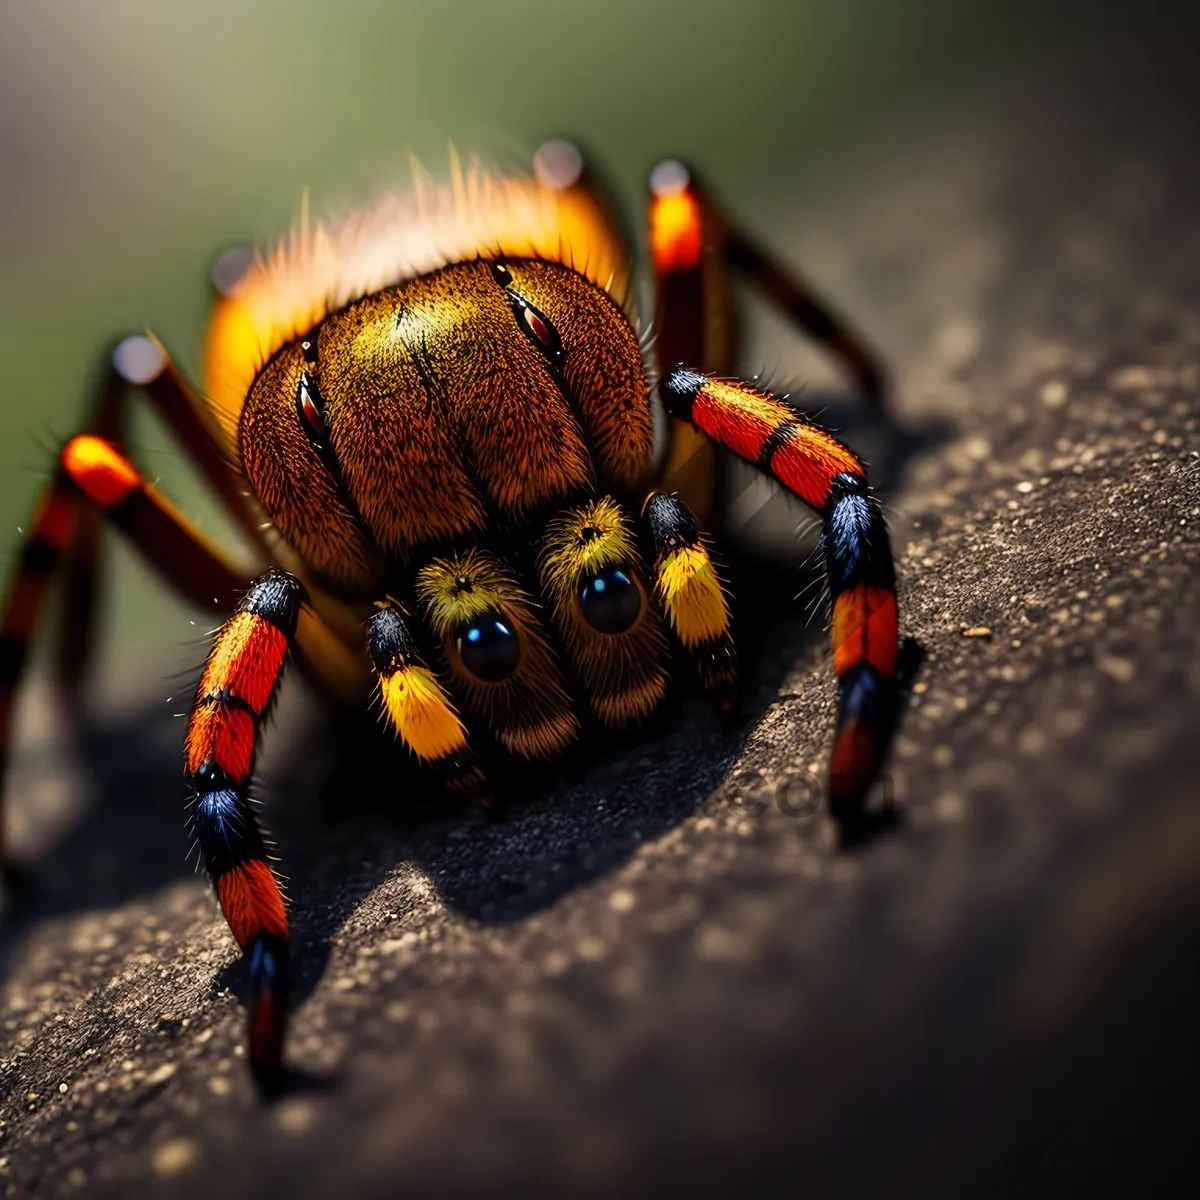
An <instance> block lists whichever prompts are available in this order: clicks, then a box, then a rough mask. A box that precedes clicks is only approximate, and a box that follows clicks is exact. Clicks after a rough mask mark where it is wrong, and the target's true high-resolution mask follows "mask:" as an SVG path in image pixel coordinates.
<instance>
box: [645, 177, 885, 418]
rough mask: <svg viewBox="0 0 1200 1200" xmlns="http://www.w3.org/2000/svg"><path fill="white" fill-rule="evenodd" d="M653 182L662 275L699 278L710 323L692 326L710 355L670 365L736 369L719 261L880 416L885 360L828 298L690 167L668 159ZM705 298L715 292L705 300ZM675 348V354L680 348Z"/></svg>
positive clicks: (682, 357) (671, 357)
mask: <svg viewBox="0 0 1200 1200" xmlns="http://www.w3.org/2000/svg"><path fill="white" fill-rule="evenodd" d="M650 180H651V192H652V195H653V199H652V202H651V204H652V206H651V230H652V246H653V249H654V258H655V268H656V271H657V272H658V273H659V274H660V275H661V276H663V277H666V278H670V277H671V276H683V277H686V275H687V273H688V271H689V270H691V271H693V272H695V276H694V277H695V279H696V281H697V284H698V286H696V285H694V290H695V291H696V292H697V293H698V298H697V299H695V300H693V304H695V305H696V306H698V307H699V309H700V310H701V311H702V312H703V313H704V314H705V319H706V322H707V323H706V324H704V325H701V324H699V323H698V322H696V320H695V318H694V317H693V324H695V325H696V326H697V327H698V328H703V329H704V333H705V339H706V346H705V349H706V351H707V354H704V355H699V356H698V355H694V354H693V355H689V354H688V353H686V352H685V353H678V354H677V353H674V352H672V353H670V354H666V353H664V355H663V358H662V361H663V362H664V363H668V364H671V365H673V364H675V363H678V362H688V363H696V364H699V366H700V369H702V370H704V371H706V372H708V373H710V374H721V373H724V372H726V371H728V370H729V369H730V368H731V366H732V363H730V362H729V361H727V360H728V357H729V338H728V334H727V333H725V334H724V336H722V333H723V331H724V330H726V329H727V327H728V319H727V311H728V297H727V287H728V284H727V281H726V280H725V279H724V277H723V276H722V275H721V274H720V272H719V271H718V270H717V269H716V260H719V261H720V262H721V263H723V264H724V265H725V266H728V267H732V268H733V269H735V270H737V271H739V272H740V273H741V274H743V275H744V276H745V277H746V278H747V279H748V280H749V281H750V282H751V283H753V284H754V285H755V286H756V287H757V288H758V289H759V290H760V291H761V292H762V293H763V295H764V296H765V297H766V298H767V299H768V300H770V301H771V302H772V303H773V304H774V305H775V306H776V307H777V308H778V309H779V311H780V312H781V313H782V314H783V315H784V316H785V317H787V318H788V319H790V320H791V321H792V322H793V324H795V325H796V326H798V327H799V329H800V330H801V332H803V333H806V334H808V336H809V337H811V338H813V339H814V340H816V341H817V342H820V343H821V345H823V346H824V347H825V348H826V350H827V351H828V352H829V353H830V354H831V355H832V356H833V357H834V358H835V359H837V360H838V361H839V362H840V363H841V365H842V367H843V368H844V369H845V370H846V371H847V372H848V373H849V374H850V376H851V377H852V378H853V379H854V381H855V383H856V384H857V385H858V388H859V390H860V391H861V392H862V394H863V395H864V397H865V398H866V399H867V400H868V401H869V402H870V404H871V406H872V407H873V408H876V409H880V410H882V408H883V407H884V402H885V400H886V391H887V379H886V374H885V371H884V369H883V366H882V363H881V361H880V359H879V356H878V355H877V354H876V353H875V351H874V350H872V349H871V348H870V346H869V345H868V344H867V341H866V339H865V338H864V337H863V336H862V334H861V333H859V332H858V331H857V330H855V329H854V328H852V327H851V326H850V325H849V324H848V322H847V321H846V320H845V318H843V317H842V316H841V315H839V314H838V313H837V312H835V311H834V309H833V308H832V307H831V306H830V305H829V304H828V303H827V302H826V301H824V300H822V299H821V298H820V297H819V296H818V295H817V294H816V293H815V292H814V291H813V289H812V288H811V287H810V286H809V285H808V284H807V283H806V282H805V281H804V280H803V278H802V277H801V276H800V275H798V274H797V273H796V272H795V271H793V270H790V269H789V268H788V267H786V266H784V265H783V264H782V263H781V262H780V261H779V260H778V259H777V258H776V257H774V256H773V255H771V254H770V253H769V252H767V251H766V250H764V249H763V248H762V247H761V246H759V245H758V244H757V243H756V242H755V241H754V240H753V239H752V238H751V237H749V236H748V235H747V234H746V232H745V231H744V230H742V229H740V228H739V227H738V226H737V224H736V223H735V222H734V221H732V220H731V219H730V217H729V215H728V213H726V212H725V211H724V209H723V208H722V206H721V205H720V204H718V203H717V202H716V201H715V200H714V199H713V198H712V197H711V196H710V195H709V194H708V192H707V190H706V189H705V188H704V187H703V185H702V184H701V183H700V182H699V181H698V180H697V178H696V176H695V173H694V172H693V171H692V170H691V169H690V168H688V167H686V166H684V165H683V164H682V163H680V162H677V161H675V160H674V159H668V160H667V161H665V162H662V163H659V164H658V166H657V167H656V168H655V169H654V171H653V172H652V173H651V176H650ZM653 235H656V236H653ZM718 285H719V287H720V290H719V291H718V290H717V287H718ZM661 290H662V285H661V284H660V291H661ZM706 292H708V293H712V294H710V295H705V293H706ZM714 317H715V318H716V320H717V322H718V324H716V325H714ZM669 349H671V350H672V351H674V350H675V347H674V345H671V346H670V347H669ZM679 349H680V350H683V351H686V350H687V349H688V347H686V346H682V345H681V346H680V347H679ZM722 352H723V353H722Z"/></svg>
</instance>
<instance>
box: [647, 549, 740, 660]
mask: <svg viewBox="0 0 1200 1200" xmlns="http://www.w3.org/2000/svg"><path fill="white" fill-rule="evenodd" d="M656 574H657V583H658V592H659V595H660V596H661V597H662V602H663V607H664V608H665V609H666V612H667V617H668V618H669V619H670V622H671V625H672V627H673V628H674V630H675V632H676V634H677V635H678V636H679V640H680V641H681V642H682V643H683V644H684V645H685V646H695V645H698V644H699V643H701V642H707V641H710V640H711V639H713V638H715V637H719V636H720V635H721V634H722V633H725V632H726V629H727V627H728V625H729V610H728V608H727V607H726V605H725V595H724V592H723V591H722V590H721V581H720V579H719V578H718V577H717V572H716V569H715V568H714V567H713V564H712V560H711V559H710V558H709V557H708V551H706V550H705V549H704V547H703V546H681V547H680V548H679V549H678V550H673V551H672V552H671V553H670V554H668V555H666V557H664V558H663V559H662V560H661V561H660V562H659V564H658V567H657V571H656Z"/></svg>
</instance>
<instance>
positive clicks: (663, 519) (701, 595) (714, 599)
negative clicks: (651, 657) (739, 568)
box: [642, 492, 737, 712]
mask: <svg viewBox="0 0 1200 1200" xmlns="http://www.w3.org/2000/svg"><path fill="white" fill-rule="evenodd" d="M642 525H643V528H644V529H645V531H646V533H647V535H648V538H649V542H650V545H651V546H652V548H653V556H654V585H655V590H656V591H657V593H658V598H659V602H660V603H661V604H662V608H663V612H665V613H666V616H667V621H668V623H669V624H670V626H671V628H672V630H673V631H674V633H675V636H676V637H677V638H678V639H679V641H680V642H681V643H682V645H683V647H684V649H685V650H686V651H687V654H688V656H689V657H690V658H691V660H692V662H693V663H694V664H695V666H696V671H697V673H698V674H699V676H700V683H701V686H703V688H704V690H705V691H706V692H707V693H708V695H709V696H710V697H711V698H712V700H713V702H714V703H715V704H716V705H717V707H718V708H719V709H720V710H721V711H722V712H728V711H729V709H730V708H731V707H732V705H733V702H734V700H735V699H736V695H737V653H736V651H735V650H734V647H733V639H732V638H731V637H730V636H729V605H728V603H727V602H726V598H725V589H724V587H723V586H722V584H721V579H720V577H719V576H718V575H717V571H716V568H715V567H714V566H713V562H712V559H711V558H710V557H709V553H708V550H707V548H706V547H705V545H704V542H703V541H702V540H701V537H700V533H699V531H698V530H697V528H696V520H695V518H694V517H693V516H692V512H691V509H689V508H688V506H687V505H686V504H684V503H683V501H682V500H680V499H678V497H676V496H670V495H667V494H666V493H665V492H654V493H652V494H651V495H650V497H649V498H648V499H647V501H646V504H645V507H644V508H643V509H642Z"/></svg>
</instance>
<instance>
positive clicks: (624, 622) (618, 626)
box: [579, 567, 642, 634]
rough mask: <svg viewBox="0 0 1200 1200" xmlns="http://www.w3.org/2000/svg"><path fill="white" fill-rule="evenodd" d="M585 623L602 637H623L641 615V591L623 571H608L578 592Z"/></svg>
mask: <svg viewBox="0 0 1200 1200" xmlns="http://www.w3.org/2000/svg"><path fill="white" fill-rule="evenodd" d="M579 609H580V611H581V612H582V613H583V619H584V620H585V621H586V622H587V623H588V624H589V625H590V626H591V627H592V628H593V629H595V630H597V631H598V632H600V633H610V634H613V633H624V632H625V630H627V629H628V628H629V627H630V626H631V625H632V624H633V623H634V621H636V620H637V619H638V617H639V616H640V615H641V611H642V590H641V588H639V587H638V585H637V584H636V583H634V582H633V578H632V576H631V575H630V573H629V572H628V571H627V570H626V569H625V568H624V567H605V568H604V570H603V571H598V572H597V573H596V574H595V575H591V576H589V577H588V578H587V579H585V580H584V581H583V583H582V585H581V586H580V588H579Z"/></svg>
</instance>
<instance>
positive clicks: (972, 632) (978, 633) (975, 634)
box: [962, 625, 992, 638]
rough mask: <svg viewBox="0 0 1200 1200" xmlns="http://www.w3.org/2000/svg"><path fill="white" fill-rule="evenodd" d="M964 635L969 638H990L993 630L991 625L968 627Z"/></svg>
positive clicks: (963, 632) (964, 630)
mask: <svg viewBox="0 0 1200 1200" xmlns="http://www.w3.org/2000/svg"><path fill="white" fill-rule="evenodd" d="M962 635H963V637H967V638H990V637H991V636H992V630H991V626H989V625H967V626H966V627H965V628H964V629H963V631H962Z"/></svg>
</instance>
